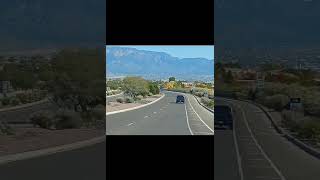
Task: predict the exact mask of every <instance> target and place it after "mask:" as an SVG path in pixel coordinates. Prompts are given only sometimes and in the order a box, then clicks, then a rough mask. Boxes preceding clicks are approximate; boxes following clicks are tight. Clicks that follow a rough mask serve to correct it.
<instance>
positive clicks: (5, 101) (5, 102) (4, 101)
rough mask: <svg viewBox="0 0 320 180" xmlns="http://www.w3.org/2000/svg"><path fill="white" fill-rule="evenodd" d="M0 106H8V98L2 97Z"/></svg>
mask: <svg viewBox="0 0 320 180" xmlns="http://www.w3.org/2000/svg"><path fill="white" fill-rule="evenodd" d="M1 102H2V105H3V106H8V105H9V104H10V98H9V97H4V98H2V99H1Z"/></svg>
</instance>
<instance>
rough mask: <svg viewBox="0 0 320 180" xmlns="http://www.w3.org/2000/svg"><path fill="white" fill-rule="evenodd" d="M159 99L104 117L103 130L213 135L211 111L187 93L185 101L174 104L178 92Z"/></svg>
mask: <svg viewBox="0 0 320 180" xmlns="http://www.w3.org/2000/svg"><path fill="white" fill-rule="evenodd" d="M164 93H165V96H164V98H162V99H161V100H159V101H157V102H155V103H153V104H151V105H148V106H145V107H142V108H139V109H136V110H131V111H126V112H121V113H117V114H110V115H107V117H106V121H107V122H106V126H107V128H106V133H107V135H108V134H113V135H115V134H118V135H119V134H120V135H191V134H193V135H208V134H213V127H214V124H213V113H211V112H210V111H208V110H207V109H205V108H204V107H202V106H201V105H200V104H199V103H198V102H197V101H196V99H195V97H194V96H192V95H190V94H184V96H185V104H176V103H175V101H176V96H177V94H181V93H174V92H167V91H165V92H164Z"/></svg>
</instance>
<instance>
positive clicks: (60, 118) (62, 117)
mask: <svg viewBox="0 0 320 180" xmlns="http://www.w3.org/2000/svg"><path fill="white" fill-rule="evenodd" d="M79 127H81V118H80V116H79V114H78V113H76V112H75V111H71V110H63V109H60V110H59V111H58V112H57V113H56V114H55V128H56V129H72V128H79Z"/></svg>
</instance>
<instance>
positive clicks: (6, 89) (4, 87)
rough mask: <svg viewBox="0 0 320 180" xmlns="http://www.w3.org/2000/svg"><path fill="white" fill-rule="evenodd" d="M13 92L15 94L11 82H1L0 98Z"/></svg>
mask: <svg viewBox="0 0 320 180" xmlns="http://www.w3.org/2000/svg"><path fill="white" fill-rule="evenodd" d="M11 92H13V88H12V85H11V82H10V81H4V80H0V97H4V96H6V95H7V94H8V93H11Z"/></svg>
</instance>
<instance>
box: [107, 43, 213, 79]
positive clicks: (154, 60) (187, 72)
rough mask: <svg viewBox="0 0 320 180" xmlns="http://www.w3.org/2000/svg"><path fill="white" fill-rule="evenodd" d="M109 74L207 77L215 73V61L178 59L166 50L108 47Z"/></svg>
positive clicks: (189, 77)
mask: <svg viewBox="0 0 320 180" xmlns="http://www.w3.org/2000/svg"><path fill="white" fill-rule="evenodd" d="M106 52H107V53H106V60H107V63H106V64H107V75H109V76H112V75H140V76H144V77H154V78H161V79H162V78H166V77H169V76H175V77H178V78H180V79H185V80H187V79H197V80H201V79H207V78H208V77H209V78H212V79H213V74H214V61H213V59H212V60H209V59H206V58H177V57H173V56H171V55H169V54H167V53H164V52H154V51H145V50H138V49H135V48H125V47H107V50H106Z"/></svg>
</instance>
